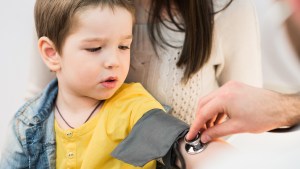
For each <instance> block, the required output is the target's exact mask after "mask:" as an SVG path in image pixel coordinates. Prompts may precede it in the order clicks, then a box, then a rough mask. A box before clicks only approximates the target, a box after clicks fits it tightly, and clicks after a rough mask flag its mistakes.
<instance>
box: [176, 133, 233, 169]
mask: <svg viewBox="0 0 300 169" xmlns="http://www.w3.org/2000/svg"><path fill="white" fill-rule="evenodd" d="M179 144H180V145H179V149H180V152H181V154H182V156H183V158H184V160H185V163H186V168H187V169H199V168H203V167H204V168H205V166H208V167H209V166H210V165H211V164H213V163H215V162H216V161H218V160H221V159H224V156H227V157H228V156H230V154H232V152H234V151H235V149H234V148H233V147H232V146H231V145H229V144H228V143H226V142H224V141H223V140H221V139H215V140H213V141H211V142H210V143H208V145H207V147H206V148H205V150H203V151H202V152H200V153H199V154H194V155H191V154H188V153H187V152H186V151H185V148H184V147H185V142H184V141H183V140H181V141H180V142H179ZM176 165H177V166H179V167H181V164H180V162H179V160H177V162H176Z"/></svg>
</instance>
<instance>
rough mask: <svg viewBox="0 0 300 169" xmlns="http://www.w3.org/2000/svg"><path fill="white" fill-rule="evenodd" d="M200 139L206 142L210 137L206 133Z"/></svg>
mask: <svg viewBox="0 0 300 169" xmlns="http://www.w3.org/2000/svg"><path fill="white" fill-rule="evenodd" d="M201 140H202V142H203V143H207V142H210V141H211V138H210V137H209V136H208V135H204V136H202V139H201Z"/></svg>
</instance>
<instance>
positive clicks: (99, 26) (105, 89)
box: [56, 7, 133, 100]
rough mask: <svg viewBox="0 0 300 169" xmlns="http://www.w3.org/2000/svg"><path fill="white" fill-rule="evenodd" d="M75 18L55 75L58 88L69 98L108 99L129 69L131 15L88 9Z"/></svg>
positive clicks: (128, 13)
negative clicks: (70, 96) (66, 93)
mask: <svg viewBox="0 0 300 169" xmlns="http://www.w3.org/2000/svg"><path fill="white" fill-rule="evenodd" d="M75 17H77V18H76V24H75V25H74V26H73V28H72V30H71V33H70V35H69V36H68V37H67V38H66V41H65V43H64V45H63V48H62V52H61V56H60V58H61V59H60V66H61V69H60V70H59V71H57V72H56V73H57V78H58V80H59V87H60V89H63V90H64V91H66V92H68V93H69V94H71V95H76V96H80V97H89V98H93V99H97V100H103V99H108V98H110V97H111V96H112V95H113V94H114V93H115V92H116V90H117V89H118V88H119V87H120V86H121V85H122V83H123V82H124V80H125V78H126V76H127V73H128V70H129V65H130V49H129V48H130V45H131V41H132V25H133V18H132V15H131V13H130V12H129V11H127V10H126V9H124V8H120V7H115V8H114V10H112V9H111V8H110V7H92V8H91V7H89V8H87V10H84V11H82V12H80V13H79V14H78V15H76V16H75Z"/></svg>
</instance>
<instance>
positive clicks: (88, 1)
mask: <svg viewBox="0 0 300 169" xmlns="http://www.w3.org/2000/svg"><path fill="white" fill-rule="evenodd" d="M98 5H102V6H108V7H110V8H112V9H114V7H116V6H117V7H122V8H125V9H126V10H128V11H129V12H130V13H131V14H132V16H133V17H134V5H133V2H132V0H37V1H36V3H35V8H34V18H35V27H36V31H37V35H38V37H39V38H40V37H42V36H46V37H48V38H49V39H50V40H51V41H52V42H53V43H54V45H55V47H56V50H57V51H58V52H59V53H61V50H62V46H63V43H64V41H65V39H66V37H67V36H68V34H69V33H70V30H71V27H72V25H73V24H74V21H75V17H74V15H75V14H76V13H78V12H79V11H82V10H83V9H85V8H86V7H90V6H98Z"/></svg>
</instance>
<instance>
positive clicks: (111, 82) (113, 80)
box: [101, 76, 118, 89]
mask: <svg viewBox="0 0 300 169" xmlns="http://www.w3.org/2000/svg"><path fill="white" fill-rule="evenodd" d="M117 81H118V78H117V77H113V76H111V77H108V78H107V79H105V80H104V81H102V82H101V85H102V86H103V87H105V88H109V89H112V88H114V87H116V85H117Z"/></svg>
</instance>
